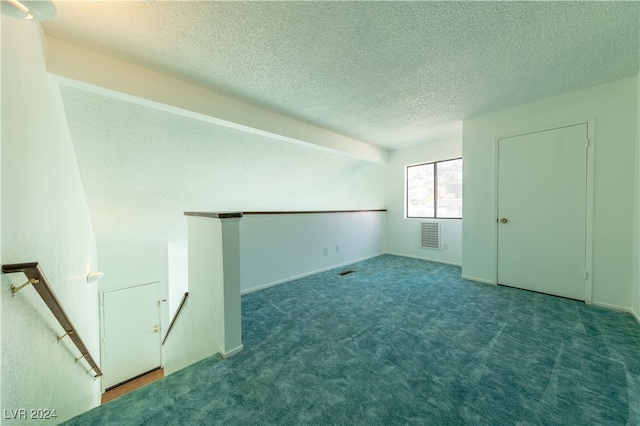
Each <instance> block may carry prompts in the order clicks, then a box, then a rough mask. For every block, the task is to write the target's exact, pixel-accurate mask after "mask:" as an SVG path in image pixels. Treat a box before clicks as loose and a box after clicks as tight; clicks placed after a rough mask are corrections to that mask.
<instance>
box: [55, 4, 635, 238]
mask: <svg viewBox="0 0 640 426" xmlns="http://www.w3.org/2000/svg"><path fill="white" fill-rule="evenodd" d="M54 3H55V5H56V7H57V9H58V14H57V16H56V17H55V18H54V19H53V20H52V21H48V22H45V23H44V24H43V27H44V29H45V32H46V33H47V34H48V35H49V36H50V37H54V38H59V39H62V40H66V41H69V42H71V43H74V44H77V45H80V46H83V47H85V48H89V49H91V50H95V51H98V52H102V53H105V54H107V55H110V56H112V57H115V58H117V59H120V60H123V61H128V62H131V63H134V64H137V65H140V66H144V67H147V68H150V69H153V70H156V71H158V72H161V73H164V74H166V75H168V76H171V77H174V78H177V79H180V80H183V81H185V82H188V83H191V84H195V85H199V86H201V87H203V88H206V89H208V90H211V91H215V92H218V93H221V94H224V95H227V96H230V97H234V98H237V99H239V100H241V101H244V102H247V103H250V104H254V105H256V106H259V107H261V108H265V109H267V110H271V111H274V112H276V113H279V114H282V115H286V116H289V117H292V118H294V119H297V120H300V121H303V122H306V123H309V124H313V125H315V126H318V127H322V128H325V129H328V130H331V131H333V132H335V133H339V134H343V135H345V136H349V137H351V138H353V139H357V140H360V141H363V142H367V143H369V144H372V145H375V146H378V147H382V148H385V149H396V148H399V147H402V146H408V145H411V144H414V143H418V142H428V141H429V140H434V139H438V138H442V137H444V136H447V135H451V134H457V138H458V139H459V138H460V132H461V125H460V123H461V120H463V119H466V118H470V117H473V116H477V115H481V114H485V113H489V112H492V111H497V110H501V109H504V108H508V107H512V106H516V105H520V104H524V103H528V102H532V101H535V100H539V99H543V98H547V97H551V96H554V95H558V94H562V93H565V92H569V91H573V90H577V89H581V88H585V87H588V86H592V85H596V84H599V83H603V82H606V81H610V80H614V79H618V78H622V77H625V76H629V75H634V74H636V73H637V72H638V69H639V68H640V65H639V64H640V58H639V50H640V47H639V44H640V43H639V39H640V25H639V21H640V15H639V14H640V3H638V2H627V3H612V2H578V3H571V2H532V3H525V2H209V1H178V2H173V1H136V2H126V1H109V2H94V1H87V2H76V1H70V2H66V1H55V0H54ZM62 98H63V102H64V106H65V110H66V114H67V120H68V123H69V129H70V133H71V137H72V139H73V143H74V147H75V151H76V156H77V159H78V164H79V168H80V172H81V175H82V181H83V185H84V188H85V193H86V196H87V200H88V204H89V208H90V211H91V216H92V220H93V224H94V229H95V233H96V237H97V241H98V244H99V245H107V244H121V243H134V242H148V241H170V246H171V244H175V242H176V241H178V242H180V241H182V240H184V238H186V221H185V220H184V217H183V215H182V213H183V212H184V211H190V210H191V211H192V210H204V211H221V210H241V211H250V210H289V209H291V210H311V209H361V208H384V207H386V196H385V191H386V185H387V176H386V167H385V165H384V164H381V163H376V162H369V161H362V160H358V159H354V158H352V157H349V156H345V155H341V154H340V153H339V152H329V151H326V150H316V149H310V148H309V147H308V146H304V145H296V144H292V143H288V142H284V141H282V140H277V139H273V138H269V137H265V136H259V135H256V134H251V133H248V132H243V131H241V130H236V129H232V128H228V127H222V126H220V125H216V124H212V123H211V122H206V121H202V120H196V119H194V118H189V117H187V116H184V115H177V114H172V113H170V112H167V111H161V110H159V109H155V108H151V107H148V106H144V105H141V104H136V103H132V102H127V101H125V100H123V98H118V97H112V96H111V97H110V96H103V94H98V92H91V91H85V90H81V89H79V88H78V87H76V86H71V87H67V86H64V85H63V87H62ZM178 245H179V244H178Z"/></svg>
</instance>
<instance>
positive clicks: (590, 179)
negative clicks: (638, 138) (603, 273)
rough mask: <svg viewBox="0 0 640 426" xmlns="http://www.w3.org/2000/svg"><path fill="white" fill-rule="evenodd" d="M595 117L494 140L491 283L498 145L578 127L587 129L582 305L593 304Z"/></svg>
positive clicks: (497, 192)
mask: <svg viewBox="0 0 640 426" xmlns="http://www.w3.org/2000/svg"><path fill="white" fill-rule="evenodd" d="M595 121H596V119H595V117H589V118H585V119H578V120H571V121H564V122H561V123H557V124H549V125H545V126H540V127H534V128H531V129H525V130H519V131H514V132H510V133H505V134H501V135H499V136H496V137H495V138H494V143H493V154H494V174H493V178H494V182H493V183H494V197H493V199H494V205H493V218H494V220H492V226H493V235H494V236H495V240H494V245H493V258H494V259H495V261H494V262H495V265H494V266H495V269H494V279H493V283H494V284H498V197H499V196H500V193H499V187H498V184H499V182H498V173H499V168H500V163H499V156H498V143H499V141H500V139H506V138H511V137H514V136H524V135H528V134H531V133H540V132H546V131H549V130H555V129H560V128H563V127H570V126H576V125H580V124H586V125H587V138H588V139H589V145H588V146H587V147H586V148H587V176H586V177H587V188H586V192H587V193H586V209H585V210H586V219H585V291H584V301H585V303H586V304H588V305H590V304H591V303H592V301H593V209H594V202H593V188H594V163H595V158H594V157H595V155H594V154H595V135H596V132H595Z"/></svg>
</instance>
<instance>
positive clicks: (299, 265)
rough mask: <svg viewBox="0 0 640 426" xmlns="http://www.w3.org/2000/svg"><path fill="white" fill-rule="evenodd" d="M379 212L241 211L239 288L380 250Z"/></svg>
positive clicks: (300, 274) (252, 287) (254, 287)
mask: <svg viewBox="0 0 640 426" xmlns="http://www.w3.org/2000/svg"><path fill="white" fill-rule="evenodd" d="M385 216H386V213H385V212H353V213H312V214H277V215H271V214H269V215H245V216H244V217H243V218H242V221H241V222H240V259H241V262H240V268H241V270H240V271H241V272H240V276H241V288H242V292H243V293H246V292H249V291H254V290H257V289H260V288H265V287H269V286H271V285H274V284H279V283H282V282H285V281H289V280H292V279H295V278H299V277H303V276H306V275H310V274H312V273H316V272H320V271H323V270H327V269H331V268H336V267H339V266H341V265H346V264H349V263H353V262H356V261H358V260H362V259H366V258H369V257H373V256H377V255H379V254H382V253H384V251H385ZM336 246H339V250H337V249H336ZM325 247H326V248H327V254H326V255H325V251H324V249H325Z"/></svg>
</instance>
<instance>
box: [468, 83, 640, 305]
mask: <svg viewBox="0 0 640 426" xmlns="http://www.w3.org/2000/svg"><path fill="white" fill-rule="evenodd" d="M636 84H637V78H636V77H629V78H625V79H622V80H617V81H614V82H611V83H607V84H603V85H599V86H595V87H592V88H589V89H585V90H581V91H577V92H573V93H570V94H567V95H562V96H558V97H554V98H549V99H546V100H544V101H540V102H535V103H532V104H528V105H524V106H521V107H517V108H513V109H508V110H504V111H501V112H499V113H495V114H491V115H487V116H484V117H479V118H475V119H470V120H466V121H465V122H464V124H463V157H464V218H465V219H464V224H463V239H464V242H465V244H464V247H463V267H462V271H463V275H465V276H469V277H473V278H476V279H479V280H486V281H489V282H495V270H496V259H495V246H496V238H495V220H496V213H495V197H496V194H495V189H496V188H495V172H496V165H495V150H494V145H495V137H497V136H501V135H505V134H509V133H515V132H519V131H523V132H526V131H528V130H532V129H536V128H542V127H546V126H551V125H556V124H562V123H564V122H568V121H572V120H584V119H587V118H589V117H595V141H594V143H595V145H594V149H595V171H594V175H595V182H594V215H593V219H594V229H593V237H594V250H593V270H592V274H593V275H592V277H593V302H594V303H599V304H603V305H610V306H616V307H622V308H626V309H630V308H631V293H632V285H631V283H632V270H633V262H632V256H631V252H632V248H633V237H632V229H633V226H634V225H633V215H634V207H633V200H634V198H635V196H634V176H635V157H634V156H635V149H636V144H637V128H636V123H637V120H638V114H637V109H636V98H637V94H636V91H637V87H636Z"/></svg>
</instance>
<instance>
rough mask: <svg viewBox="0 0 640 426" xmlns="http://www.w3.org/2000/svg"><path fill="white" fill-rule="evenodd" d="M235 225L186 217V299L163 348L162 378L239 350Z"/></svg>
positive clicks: (229, 220) (231, 221) (236, 222)
mask: <svg viewBox="0 0 640 426" xmlns="http://www.w3.org/2000/svg"><path fill="white" fill-rule="evenodd" d="M239 220H240V217H236V218H226V219H221V218H220V219H218V218H212V217H201V216H192V215H190V216H188V227H189V298H188V299H187V303H186V304H185V306H184V308H183V310H182V312H181V313H180V315H179V316H178V317H177V320H176V322H175V324H174V326H173V329H172V330H171V333H170V334H169V336H168V338H167V339H166V342H165V344H164V351H165V374H172V373H174V372H176V371H178V370H180V369H182V368H184V367H186V366H188V365H191V364H193V363H194V362H196V361H199V360H201V359H204V358H206V357H209V356H212V355H214V354H216V353H220V354H221V355H222V356H231V355H233V354H235V353H237V352H239V351H241V350H242V328H241V317H240V315H241V310H240V246H239V243H240V241H239V235H240V230H239V226H238V225H239Z"/></svg>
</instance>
